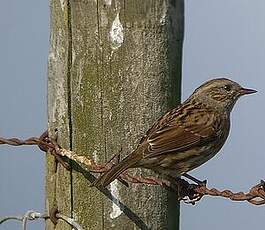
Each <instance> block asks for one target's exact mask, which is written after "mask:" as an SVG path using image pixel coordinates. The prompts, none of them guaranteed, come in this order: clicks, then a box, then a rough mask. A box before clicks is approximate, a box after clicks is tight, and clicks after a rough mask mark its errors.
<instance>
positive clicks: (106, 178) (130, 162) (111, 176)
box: [93, 152, 142, 187]
mask: <svg viewBox="0 0 265 230" xmlns="http://www.w3.org/2000/svg"><path fill="white" fill-rule="evenodd" d="M135 153H136V152H133V153H131V154H130V155H128V156H127V157H126V158H124V159H123V160H122V161H121V162H119V163H118V164H116V165H114V166H113V167H112V168H111V169H110V170H109V171H107V172H104V173H103V175H101V176H100V177H99V178H98V179H96V180H95V182H94V183H93V185H94V186H103V187H105V186H107V185H108V184H110V183H111V182H112V181H114V180H115V179H117V178H118V177H119V175H120V174H121V173H123V172H124V171H126V170H127V169H128V168H133V167H134V166H135V164H136V163H137V162H138V161H139V160H140V159H141V158H142V157H140V156H139V154H137V153H136V154H135Z"/></svg>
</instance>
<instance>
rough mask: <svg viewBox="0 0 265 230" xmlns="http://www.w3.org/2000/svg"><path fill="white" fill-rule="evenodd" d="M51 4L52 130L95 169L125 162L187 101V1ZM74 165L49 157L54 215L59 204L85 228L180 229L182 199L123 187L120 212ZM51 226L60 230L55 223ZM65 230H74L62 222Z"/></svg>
mask: <svg viewBox="0 0 265 230" xmlns="http://www.w3.org/2000/svg"><path fill="white" fill-rule="evenodd" d="M50 5H51V35H50V51H49V70H48V110H49V111H48V121H49V133H50V135H52V134H53V133H54V130H55V129H56V130H58V142H59V143H60V145H61V146H62V147H64V148H67V149H72V150H74V151H76V152H78V153H83V154H84V153H85V154H87V156H89V157H92V158H93V159H94V160H95V161H96V162H105V161H107V160H108V159H109V158H110V157H111V156H113V154H115V153H117V152H119V151H120V150H121V149H122V157H124V156H125V155H126V154H128V153H130V152H131V151H132V150H133V149H134V148H135V147H136V146H137V143H138V141H139V139H140V138H141V136H142V135H144V134H145V132H146V130H147V129H148V128H149V127H150V125H151V124H152V123H153V122H154V120H155V119H157V118H158V117H159V116H160V115H162V114H163V113H165V112H166V111H167V110H168V109H170V108H172V107H174V106H176V105H177V104H178V103H179V102H180V83H181V58H182V42H183V32H184V31H183V30H184V28H183V27H184V0H123V1H121V0H104V1H103V0H60V1H58V0H51V1H50ZM72 167H73V169H72V171H71V172H69V171H66V170H65V169H64V168H62V167H61V166H60V165H59V166H58V168H57V170H55V164H54V159H53V157H51V156H48V157H47V172H46V208H47V209H48V210H49V209H50V208H51V207H53V206H58V209H59V211H60V212H61V213H63V214H65V215H68V216H72V217H74V218H75V219H76V220H77V221H78V223H79V224H80V225H81V226H82V227H83V228H84V229H91V230H94V229H135V226H137V228H138V229H139V228H140V229H174V230H175V229H178V224H179V205H178V202H177V199H176V195H175V194H169V193H167V192H166V191H165V190H164V189H162V188H160V187H158V186H147V185H130V188H126V187H125V186H123V185H122V184H120V183H118V182H116V181H115V182H113V183H112V184H111V186H110V189H109V190H110V191H111V192H112V194H113V195H114V196H115V197H116V198H117V199H118V203H119V202H120V206H121V208H122V209H123V211H124V212H121V210H120V209H119V208H118V206H116V205H115V204H113V202H112V201H111V198H108V197H107V196H108V192H107V191H106V190H105V195H104V193H102V192H100V191H98V190H97V189H96V188H91V187H89V181H88V179H91V178H92V177H91V175H89V174H87V173H84V172H83V171H82V170H81V169H80V167H79V166H78V165H76V164H73V165H72ZM80 172H83V174H82V173H80ZM133 173H136V174H138V175H139V174H145V173H146V172H144V171H143V170H134V171H133ZM149 174H150V172H149ZM84 175H85V176H86V177H87V178H88V179H87V178H85V176H84ZM116 201H117V200H116ZM116 203H117V202H116ZM124 213H126V214H124ZM46 229H48V230H50V229H54V227H53V224H52V223H51V222H50V221H47V224H46ZM56 229H71V228H70V227H69V226H68V225H67V224H65V223H63V222H61V221H59V222H58V224H57V225H56Z"/></svg>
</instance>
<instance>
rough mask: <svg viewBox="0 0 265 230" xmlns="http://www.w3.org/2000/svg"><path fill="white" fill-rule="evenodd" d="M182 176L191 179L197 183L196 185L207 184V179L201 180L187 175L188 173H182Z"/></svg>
mask: <svg viewBox="0 0 265 230" xmlns="http://www.w3.org/2000/svg"><path fill="white" fill-rule="evenodd" d="M182 176H184V177H186V178H188V179H190V180H192V181H193V182H195V183H197V184H198V185H202V186H206V184H207V180H203V181H201V180H199V179H197V178H195V177H193V176H191V175H189V174H188V173H184V174H183V175H182Z"/></svg>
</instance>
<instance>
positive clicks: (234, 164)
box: [0, 0, 265, 230]
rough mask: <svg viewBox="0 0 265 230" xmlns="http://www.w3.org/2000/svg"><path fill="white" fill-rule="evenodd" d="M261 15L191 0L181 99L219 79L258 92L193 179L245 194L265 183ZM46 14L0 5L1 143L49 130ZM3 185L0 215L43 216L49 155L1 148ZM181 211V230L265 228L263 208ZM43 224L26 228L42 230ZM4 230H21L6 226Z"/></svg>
mask: <svg viewBox="0 0 265 230" xmlns="http://www.w3.org/2000/svg"><path fill="white" fill-rule="evenodd" d="M264 12H265V1H263V0H253V1H250V0H222V1H220V0H200V1H198V0H186V6H185V13H186V16H185V17H186V28H185V32H186V33H185V43H184V57H183V99H185V98H186V97H187V96H188V95H189V94H190V93H191V92H192V91H193V90H194V88H196V87H197V86H198V85H199V84H201V83H202V82H204V81H205V80H207V79H210V78H212V77H219V76H225V77H229V78H231V79H233V80H235V81H238V82H239V83H240V84H242V85H243V86H246V87H250V88H255V89H257V90H258V91H259V92H258V94H256V95H252V96H249V97H245V98H242V99H240V101H239V102H238V103H237V105H236V106H235V109H234V111H233V113H232V130H231V134H230V137H229V140H228V141H227V143H226V145H225V146H224V148H223V149H222V151H221V152H220V153H219V154H218V156H217V157H215V158H214V159H213V160H211V161H210V162H209V163H207V164H205V165H204V166H202V167H200V168H198V169H196V170H194V171H193V172H192V174H193V175H194V176H196V177H199V178H201V179H208V185H209V186H215V187H217V188H220V189H224V188H231V189H232V190H234V191H247V190H248V188H249V187H250V186H252V185H254V184H256V183H257V182H259V180H260V179H262V177H263V179H264V175H265V174H264V162H265V154H264V152H263V141H264V134H263V131H262V130H263V129H264V128H265V125H264V119H263V117H264V115H263V114H264V110H265V109H264V103H263V101H264V98H265V93H264V92H265V65H264V63H263V62H264V60H265V25H264V24H265V13H264ZM48 14H49V9H48V1H43V0H27V1H21V0H2V1H1V7H0V29H1V36H0V51H1V52H0V63H1V64H0V67H1V84H0V98H1V99H2V106H1V108H2V109H1V114H0V120H1V122H0V127H1V128H0V136H4V137H12V136H18V137H29V136H36V135H39V134H40V133H41V132H42V131H43V130H45V129H46V123H47V118H46V114H47V112H46V72H47V71H46V68H47V52H48V37H49V35H48ZM0 180H1V185H0V216H2V215H8V214H22V213H23V212H25V211H27V210H29V209H34V210H38V211H42V210H44V155H43V153H42V152H40V151H39V150H38V149H37V148H32V147H22V148H21V147H20V148H19V147H18V148H14V147H7V146H0ZM181 208H182V210H181V229H182V230H187V229H188V230H192V229H215V230H223V229H241V230H249V229H263V228H264V218H265V207H264V206H261V207H256V206H252V205H250V204H248V203H246V202H240V203H236V202H231V201H228V200H225V199H222V198H212V197H205V198H204V199H203V200H202V201H201V202H199V203H198V204H197V205H195V206H189V205H185V204H182V205H181ZM42 223H43V222H41V221H39V222H35V223H32V224H30V227H29V228H28V229H29V230H35V229H40V228H41V229H42V226H43V224H42ZM0 229H4V230H6V229H12V230H16V229H21V226H20V225H18V224H17V223H15V222H9V223H6V224H3V225H2V226H1V228H0Z"/></svg>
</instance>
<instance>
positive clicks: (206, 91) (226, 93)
mask: <svg viewBox="0 0 265 230" xmlns="http://www.w3.org/2000/svg"><path fill="white" fill-rule="evenodd" d="M256 92H257V91H256V90H254V89H247V88H243V87H241V86H240V85H239V84H238V83H236V82H234V81H231V80H229V79H226V78H217V79H213V80H210V81H207V82H205V83H204V84H202V85H201V86H200V87H198V88H197V89H196V90H195V91H194V93H193V94H192V96H191V97H192V98H193V99H195V100H197V99H199V100H202V102H205V103H207V104H209V105H212V106H214V107H217V108H221V109H225V110H228V111H231V110H232V108H233V106H234V104H235V103H236V101H237V99H238V98H239V97H241V96H243V95H247V94H252V93H256Z"/></svg>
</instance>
